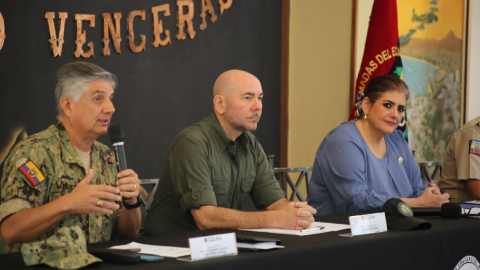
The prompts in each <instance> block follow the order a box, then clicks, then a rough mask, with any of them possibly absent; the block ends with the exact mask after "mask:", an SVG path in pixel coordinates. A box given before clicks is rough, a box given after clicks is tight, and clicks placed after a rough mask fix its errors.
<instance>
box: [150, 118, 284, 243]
mask: <svg viewBox="0 0 480 270" xmlns="http://www.w3.org/2000/svg"><path fill="white" fill-rule="evenodd" d="M247 196H251V197H252V199H253V202H254V203H255V206H256V207H257V208H258V209H265V208H266V207H268V206H269V205H270V204H272V203H274V202H276V201H277V200H279V199H281V198H285V193H284V192H283V190H282V189H281V187H280V185H279V183H278V181H277V180H276V179H275V177H274V175H273V171H272V168H271V166H270V164H269V163H268V161H267V158H266V156H265V153H264V151H263V149H262V147H261V145H260V143H259V142H258V140H257V138H256V137H255V136H254V135H253V134H251V133H250V132H244V133H243V134H242V135H240V136H239V137H238V138H237V139H236V141H232V140H231V139H230V138H229V137H228V136H227V134H226V133H225V132H224V130H223V129H222V127H221V125H220V123H219V121H218V119H217V117H216V115H215V114H214V113H212V114H211V115H210V116H209V117H208V118H205V119H203V120H202V121H200V122H198V123H196V124H193V125H192V126H190V127H188V128H187V129H185V130H183V131H181V132H180V133H179V134H178V135H177V137H176V138H175V140H174V141H173V143H172V145H171V146H170V149H169V152H168V158H167V161H166V164H165V168H164V171H163V174H162V177H161V179H160V183H159V186H158V189H157V192H156V193H155V198H154V200H153V204H152V206H151V207H150V209H149V212H148V214H147V217H146V220H145V226H144V233H145V234H146V235H157V234H160V233H170V232H181V231H188V230H197V229H198V228H197V227H196V225H195V221H194V219H193V216H192V214H191V213H190V211H189V210H190V209H191V208H200V207H201V206H203V205H213V206H217V207H224V208H231V209H241V207H242V205H243V203H244V202H245V199H246V198H247Z"/></svg>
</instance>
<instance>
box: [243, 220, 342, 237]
mask: <svg viewBox="0 0 480 270" xmlns="http://www.w3.org/2000/svg"><path fill="white" fill-rule="evenodd" d="M346 229H350V225H345V224H336V223H327V222H313V223H312V224H311V226H310V229H305V230H301V231H297V230H284V229H279V228H265V229H244V231H252V232H263V233H276V234H290V235H299V236H304V235H312V234H319V233H326V232H335V231H341V230H346Z"/></svg>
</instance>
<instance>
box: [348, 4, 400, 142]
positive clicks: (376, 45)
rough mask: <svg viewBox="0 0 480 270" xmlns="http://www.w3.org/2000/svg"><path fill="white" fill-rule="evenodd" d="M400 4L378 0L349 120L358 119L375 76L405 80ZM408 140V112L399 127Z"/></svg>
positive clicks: (369, 27)
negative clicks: (400, 39) (398, 10)
mask: <svg viewBox="0 0 480 270" xmlns="http://www.w3.org/2000/svg"><path fill="white" fill-rule="evenodd" d="M399 46H400V45H399V39H398V21H397V1H396V0H375V2H374V3H373V8H372V14H371V15H370V23H369V25H368V32H367V40H366V42H365V51H364V52H363V58H362V64H361V65H360V69H359V71H358V76H357V81H356V83H355V95H354V96H353V98H354V106H353V108H352V110H351V111H350V117H349V120H352V119H356V116H357V108H358V106H359V104H360V103H361V99H362V98H363V93H364V92H365V88H366V87H367V85H368V83H369V82H370V81H371V80H372V79H373V78H375V77H377V76H380V75H385V74H395V75H397V76H399V77H400V78H403V66H402V59H401V58H400V54H399V53H400V52H399ZM397 129H400V130H401V131H402V132H403V137H404V138H405V140H408V137H407V135H408V132H407V114H406V112H405V113H404V116H403V119H402V121H401V123H400V124H399V125H398V128H397Z"/></svg>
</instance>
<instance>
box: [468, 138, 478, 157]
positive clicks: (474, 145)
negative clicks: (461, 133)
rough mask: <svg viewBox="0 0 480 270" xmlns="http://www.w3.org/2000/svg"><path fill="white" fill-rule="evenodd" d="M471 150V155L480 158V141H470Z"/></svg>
mask: <svg viewBox="0 0 480 270" xmlns="http://www.w3.org/2000/svg"><path fill="white" fill-rule="evenodd" d="M469 148H470V154H474V155H478V156H480V141H475V140H470V142H469Z"/></svg>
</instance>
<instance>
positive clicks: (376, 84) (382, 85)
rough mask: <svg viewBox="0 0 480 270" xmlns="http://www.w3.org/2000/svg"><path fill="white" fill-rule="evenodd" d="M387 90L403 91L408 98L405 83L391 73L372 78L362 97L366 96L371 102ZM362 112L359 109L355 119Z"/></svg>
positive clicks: (358, 117) (359, 116)
mask: <svg viewBox="0 0 480 270" xmlns="http://www.w3.org/2000/svg"><path fill="white" fill-rule="evenodd" d="M389 91H397V92H400V93H404V94H405V97H406V98H407V100H408V96H409V91H408V86H407V84H405V82H404V81H403V80H402V79H400V78H399V77H398V76H397V75H392V74H387V75H381V76H378V77H375V78H373V79H372V80H371V81H370V83H369V84H368V85H367V88H366V89H365V93H364V97H363V98H365V97H368V99H369V100H370V103H371V104H373V103H375V102H376V101H377V100H378V99H379V98H380V96H382V95H383V94H384V93H386V92H389ZM363 114H364V112H363V110H362V109H360V112H359V114H358V116H357V119H360V118H361V117H362V116H363Z"/></svg>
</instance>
